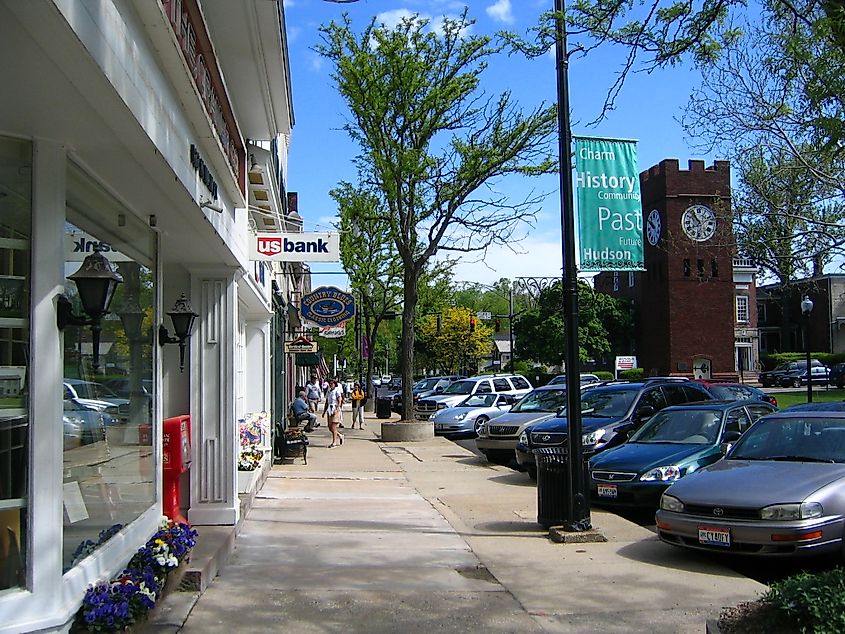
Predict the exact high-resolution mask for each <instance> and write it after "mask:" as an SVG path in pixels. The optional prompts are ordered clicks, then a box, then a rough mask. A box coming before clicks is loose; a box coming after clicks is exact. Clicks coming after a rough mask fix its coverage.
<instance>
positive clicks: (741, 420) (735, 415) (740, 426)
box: [725, 407, 751, 434]
mask: <svg viewBox="0 0 845 634" xmlns="http://www.w3.org/2000/svg"><path fill="white" fill-rule="evenodd" d="M750 426H751V421H750V420H749V419H748V414H746V413H745V409H743V408H742V407H739V408H737V409H735V410H731V411H730V412H728V417H727V419H726V420H725V431H735V432H738V433H740V434H742V433H744V432H745V430H746V429H748V428H749V427H750Z"/></svg>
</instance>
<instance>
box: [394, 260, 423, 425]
mask: <svg viewBox="0 0 845 634" xmlns="http://www.w3.org/2000/svg"><path fill="white" fill-rule="evenodd" d="M418 279H419V271H418V269H417V267H416V266H413V265H411V266H409V265H408V263H405V275H404V301H403V303H402V342H401V346H402V349H401V350H400V351H399V363H400V367H401V369H402V420H414V396H413V390H412V388H413V384H414V337H415V334H414V312H415V311H416V308H417V301H418V299H419V291H418V290H417V281H418Z"/></svg>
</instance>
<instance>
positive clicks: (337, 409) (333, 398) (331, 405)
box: [323, 378, 343, 449]
mask: <svg viewBox="0 0 845 634" xmlns="http://www.w3.org/2000/svg"><path fill="white" fill-rule="evenodd" d="M342 406H343V390H342V389H341V388H340V386H339V385H338V384H337V379H334V378H332V379H329V390H328V392H326V408H325V410H323V414H324V415H325V416H326V421H327V422H328V425H329V431H330V432H331V433H332V443H331V444H330V445H329V449H331V448H332V447H337V446H338V445H342V444H343V434H341V433H340V432H339V431H338V426H339V425H340V421H341V407H342Z"/></svg>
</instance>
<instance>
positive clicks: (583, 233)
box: [575, 137, 645, 272]
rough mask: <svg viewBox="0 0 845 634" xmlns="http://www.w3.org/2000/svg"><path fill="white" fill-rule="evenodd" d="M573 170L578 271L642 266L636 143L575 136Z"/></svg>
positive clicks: (640, 267) (640, 208) (642, 268)
mask: <svg viewBox="0 0 845 634" xmlns="http://www.w3.org/2000/svg"><path fill="white" fill-rule="evenodd" d="M575 171H576V179H575V190H576V193H577V201H578V241H579V256H580V257H579V261H580V266H579V268H580V270H581V271H585V272H586V271H591V272H592V271H642V270H644V269H645V261H644V258H643V213H642V205H641V202H640V176H639V172H638V171H637V144H636V141H626V140H617V139H596V138H589V137H578V138H576V139H575Z"/></svg>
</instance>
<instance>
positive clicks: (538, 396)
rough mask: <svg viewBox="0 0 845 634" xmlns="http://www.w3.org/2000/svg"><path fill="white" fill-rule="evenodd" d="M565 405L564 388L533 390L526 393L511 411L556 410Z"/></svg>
mask: <svg viewBox="0 0 845 634" xmlns="http://www.w3.org/2000/svg"><path fill="white" fill-rule="evenodd" d="M564 405H566V390H534V391H533V392H530V393H529V394H526V395H525V396H524V397H523V398H522V400H521V401H519V403H517V404H516V405H514V406H513V407H512V408H511V412H556V411H558V410H559V409H560V408H561V407H563V406H564Z"/></svg>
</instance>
